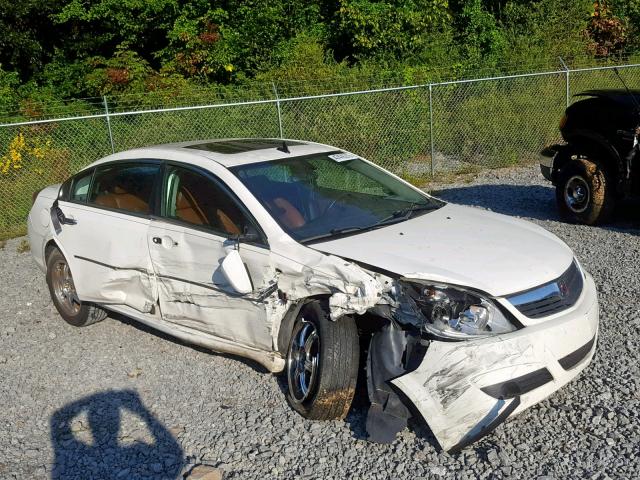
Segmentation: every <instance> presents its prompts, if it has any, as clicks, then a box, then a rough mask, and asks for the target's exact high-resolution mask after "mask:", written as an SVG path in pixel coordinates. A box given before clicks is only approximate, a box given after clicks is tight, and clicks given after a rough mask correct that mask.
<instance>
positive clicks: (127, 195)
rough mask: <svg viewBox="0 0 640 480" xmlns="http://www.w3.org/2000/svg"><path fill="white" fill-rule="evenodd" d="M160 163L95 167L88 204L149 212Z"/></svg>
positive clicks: (128, 210)
mask: <svg viewBox="0 0 640 480" xmlns="http://www.w3.org/2000/svg"><path fill="white" fill-rule="evenodd" d="M159 171H160V166H159V165H158V164H152V163H140V164H136V163H132V164H125V165H122V164H120V165H118V164H113V165H106V166H103V167H97V168H96V173H95V176H94V179H93V183H92V185H91V194H90V196H89V203H91V204H93V205H97V206H100V207H106V208H112V209H115V210H121V211H124V212H129V213H137V214H143V215H144V214H149V213H151V210H152V208H151V203H152V198H153V187H154V184H155V182H156V180H157V178H158V173H159Z"/></svg>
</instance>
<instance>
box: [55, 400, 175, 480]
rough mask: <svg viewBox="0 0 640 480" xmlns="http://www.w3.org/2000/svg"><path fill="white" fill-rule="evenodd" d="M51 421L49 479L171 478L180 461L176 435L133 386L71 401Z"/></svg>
mask: <svg viewBox="0 0 640 480" xmlns="http://www.w3.org/2000/svg"><path fill="white" fill-rule="evenodd" d="M125 415H126V419H127V420H130V421H128V422H127V421H125V419H124V418H123V417H125ZM50 427H51V442H52V444H53V448H54V455H55V458H54V464H53V466H52V472H51V478H52V479H54V480H62V479H64V478H70V477H73V478H82V479H85V478H86V479H93V478H101V479H119V480H121V479H129V478H141V477H147V478H154V479H174V478H176V477H177V476H178V474H179V473H180V471H181V469H182V466H183V461H184V459H183V452H182V449H181V448H180V445H179V444H178V442H177V440H176V439H175V438H174V437H173V436H172V435H171V433H170V432H169V430H167V428H166V427H165V426H164V425H162V423H161V422H160V421H159V420H158V419H157V418H156V417H155V416H154V415H153V414H152V413H151V412H150V411H149V410H148V409H147V408H146V407H145V406H144V405H143V403H142V401H141V400H140V397H139V396H138V394H137V393H136V392H135V391H132V390H110V391H107V392H103V393H98V394H95V395H91V396H88V397H85V398H82V399H80V400H78V401H76V402H73V403H70V404H69V405H66V406H65V407H63V408H61V409H60V410H57V411H56V412H55V413H54V414H53V415H52V416H51V424H50Z"/></svg>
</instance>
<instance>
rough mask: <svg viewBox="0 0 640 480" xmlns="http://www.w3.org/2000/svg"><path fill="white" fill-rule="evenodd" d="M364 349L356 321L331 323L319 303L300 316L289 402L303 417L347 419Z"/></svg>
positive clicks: (291, 353)
mask: <svg viewBox="0 0 640 480" xmlns="http://www.w3.org/2000/svg"><path fill="white" fill-rule="evenodd" d="M359 355H360V347H359V341H358V331H357V328H356V324H355V321H354V319H353V318H351V317H346V316H345V317H343V318H341V319H339V320H337V321H331V320H330V319H329V317H328V315H327V313H326V312H325V311H324V310H323V308H322V306H321V305H320V304H319V303H318V302H311V303H309V304H307V305H305V307H304V308H303V309H302V311H301V313H300V315H299V316H298V318H297V320H296V322H295V324H294V327H293V333H292V335H291V340H290V342H289V349H288V352H287V365H286V371H287V383H288V391H287V400H288V402H289V404H290V405H291V406H292V407H293V408H294V410H296V411H297V412H298V413H300V414H301V415H302V416H303V417H305V418H308V419H311V420H332V419H342V418H344V417H346V415H347V413H348V412H349V408H350V407H351V402H352V400H353V396H354V393H355V388H356V380H357V377H358V362H359V358H360V357H359Z"/></svg>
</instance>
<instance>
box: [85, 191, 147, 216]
mask: <svg viewBox="0 0 640 480" xmlns="http://www.w3.org/2000/svg"><path fill="white" fill-rule="evenodd" d="M95 203H96V205H101V206H103V207H108V208H117V209H119V210H126V211H128V212H138V213H149V204H148V203H147V202H145V201H144V200H142V199H141V198H139V197H136V196H135V195H133V194H131V193H128V192H126V191H125V190H124V189H122V188H121V187H115V188H114V189H113V192H111V193H103V194H101V195H98V196H97V197H96V200H95Z"/></svg>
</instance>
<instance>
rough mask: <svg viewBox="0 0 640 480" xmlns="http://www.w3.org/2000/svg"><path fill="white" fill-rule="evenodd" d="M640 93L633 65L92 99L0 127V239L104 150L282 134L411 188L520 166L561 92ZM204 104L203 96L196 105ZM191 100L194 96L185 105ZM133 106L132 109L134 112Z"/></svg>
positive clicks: (552, 137) (540, 140) (550, 122)
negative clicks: (73, 111) (298, 91)
mask: <svg viewBox="0 0 640 480" xmlns="http://www.w3.org/2000/svg"><path fill="white" fill-rule="evenodd" d="M614 68H619V71H620V74H621V75H622V76H623V78H624V79H625V81H626V83H627V84H628V85H629V86H630V87H631V88H634V87H636V88H638V87H640V65H621V66H618V67H612V66H607V67H596V68H583V69H575V70H570V69H567V68H563V69H562V70H560V71H551V72H540V73H528V74H522V75H513V76H501V77H491V78H479V79H473V80H457V81H450V82H438V83H428V84H421V85H411V86H401V87H387V88H378V89H373V90H356V91H342V92H339V93H329V94H326V93H324V94H318V95H308V96H297V97H296V96H294V95H292V94H291V92H290V91H286V93H287V95H286V96H282V94H280V96H279V95H278V93H279V92H278V89H277V88H276V86H275V85H273V88H272V90H271V91H269V90H263V91H260V92H254V93H255V95H254V96H253V99H249V98H251V97H250V96H249V94H247V92H244V93H243V94H242V95H240V94H239V95H236V96H233V95H232V94H227V95H225V96H222V97H220V96H219V97H215V98H211V99H209V101H208V102H206V101H201V102H200V104H199V105H195V106H193V105H187V106H184V105H182V106H181V105H180V101H179V100H176V99H171V101H169V100H167V102H166V105H170V107H168V108H146V109H144V108H139V107H140V106H143V107H148V106H149V104H148V103H145V102H144V98H142V99H140V98H138V99H132V98H131V97H124V96H123V97H120V98H115V99H112V100H111V101H109V100H108V99H107V98H104V99H101V100H102V102H98V101H95V100H94V101H93V103H91V102H88V103H86V105H87V106H86V107H85V108H83V110H82V111H81V112H79V113H78V115H77V116H75V117H64V118H49V119H41V120H36V121H14V122H7V123H2V124H0V238H6V237H11V236H17V235H20V234H23V233H24V231H25V219H26V216H27V214H28V212H29V209H30V207H31V201H32V194H33V192H35V191H38V190H39V189H41V188H43V187H44V186H46V185H49V184H52V183H58V182H61V181H62V180H64V179H66V178H67V177H68V176H69V175H71V174H72V173H74V172H76V171H77V170H78V169H80V168H81V167H83V166H85V165H87V164H88V163H90V162H92V161H94V160H96V159H98V158H100V157H102V156H104V155H107V154H109V153H112V152H113V151H121V150H126V149H129V148H135V147H141V146H146V145H153V144H158V143H169V142H178V141H187V140H199V139H211V138H234V137H271V138H273V137H283V138H297V139H303V140H312V141H317V142H322V143H328V144H331V145H335V146H338V147H340V148H343V149H346V150H350V151H353V152H355V153H358V154H360V155H362V156H363V157H365V158H368V159H370V160H372V161H374V162H376V163H378V164H379V165H381V166H383V167H385V168H387V169H389V170H391V171H393V172H394V173H397V174H399V175H401V176H402V177H404V178H405V179H407V180H409V181H411V182H413V183H414V184H418V185H420V184H424V183H425V182H427V181H428V180H431V179H432V178H434V177H438V176H439V175H443V174H451V173H453V174H455V173H462V172H470V171H477V170H479V169H483V168H499V167H506V166H516V165H528V164H532V163H535V162H536V161H537V154H538V152H539V151H540V150H541V149H542V148H543V147H544V146H545V145H547V144H549V143H553V142H556V141H558V140H560V138H559V132H558V126H557V125H558V122H559V120H560V117H561V115H562V113H563V111H564V109H565V108H566V106H567V105H568V104H569V102H570V101H571V100H572V97H571V95H572V94H573V93H578V92H581V91H584V90H588V89H594V88H621V87H622V85H621V82H620V80H619V79H618V78H617V76H616V74H615V72H614V70H613V69H614ZM201 100H202V99H201ZM191 101H193V100H191ZM136 107H138V109H136Z"/></svg>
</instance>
